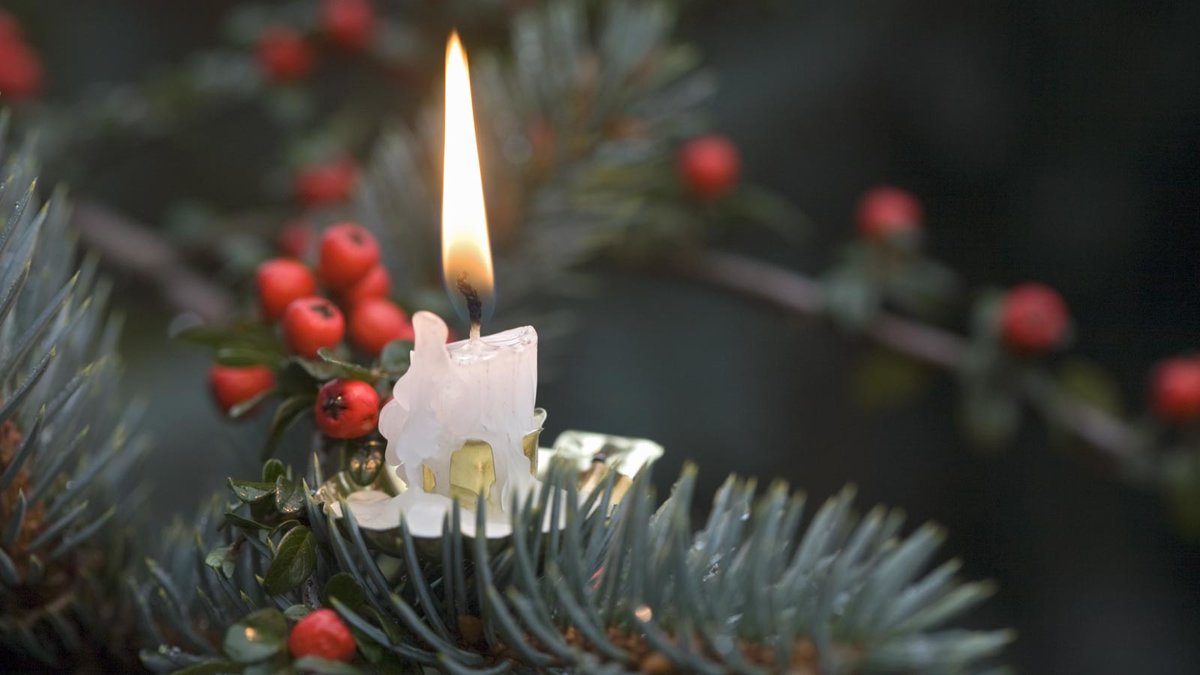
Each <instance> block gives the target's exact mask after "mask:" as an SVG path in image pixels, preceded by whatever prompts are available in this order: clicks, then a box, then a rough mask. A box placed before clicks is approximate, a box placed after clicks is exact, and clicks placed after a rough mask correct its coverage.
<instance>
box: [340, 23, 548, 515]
mask: <svg viewBox="0 0 1200 675" xmlns="http://www.w3.org/2000/svg"><path fill="white" fill-rule="evenodd" d="M442 189H443V194H442V263H443V273H444V274H445V279H446V286H447V290H448V291H449V292H450V294H451V297H452V298H454V299H455V301H456V303H457V304H459V305H460V306H461V307H462V308H464V310H465V312H464V313H465V314H466V315H467V317H468V318H469V320H470V322H471V332H470V337H469V338H468V339H466V340H462V341H459V342H455V343H453V344H449V345H447V344H446V339H447V336H448V333H449V329H448V328H447V327H446V324H445V322H443V321H442V319H441V318H439V317H438V316H437V315H435V314H432V313H429V312H417V313H416V314H415V315H414V316H413V329H414V332H415V337H416V340H415V345H414V348H413V351H412V358H411V361H410V365H409V369H408V372H407V373H405V374H404V376H403V377H401V378H400V379H399V381H397V382H396V386H395V388H394V390H393V400H392V401H391V402H390V403H388V404H387V405H386V406H385V407H384V409H383V411H382V413H381V414H380V420H379V430H380V433H382V434H383V436H384V437H385V438H386V439H387V450H386V454H385V457H386V460H387V464H388V466H389V469H390V470H393V471H395V472H396V476H398V478H399V479H400V480H401V481H402V482H403V486H402V487H403V489H402V490H401V492H400V494H399V495H398V496H396V497H387V496H386V495H383V494H382V493H372V492H364V493H356V494H354V495H351V496H350V499H348V503H349V505H350V506H351V508H352V509H354V512H355V516H356V517H357V518H358V520H359V522H360V524H362V525H363V526H364V527H368V528H373V529H387V528H390V527H396V526H398V525H399V519H400V517H401V516H403V517H405V518H406V519H407V521H408V526H409V529H410V531H411V532H412V533H413V534H414V535H416V536H438V535H440V534H441V529H442V524H443V520H444V516H445V514H446V513H447V511H448V510H449V509H450V508H451V507H452V505H453V500H458V502H459V503H460V504H461V505H462V506H463V507H465V508H466V509H469V510H472V511H473V510H474V509H475V507H476V506H477V504H478V499H479V497H480V496H482V497H483V499H484V501H485V503H486V505H487V511H488V532H487V535H488V536H504V535H506V534H508V533H509V531H510V525H509V521H510V518H511V516H510V514H508V513H507V509H508V506H509V505H510V504H511V499H512V496H513V495H514V494H518V495H524V494H525V493H526V491H528V490H529V489H532V488H534V487H536V486H537V485H538V481H537V478H536V473H537V440H538V433H539V432H540V430H541V422H542V419H544V416H545V413H544V412H543V411H540V410H536V409H535V408H534V397H535V394H536V391H537V332H536V331H535V330H534V329H533V327H532V326H524V327H521V328H515V329H512V330H508V331H504V332H501V333H497V334H495V335H489V336H483V335H481V332H482V331H481V324H482V322H483V319H484V317H485V316H486V315H487V312H488V310H489V309H490V305H491V298H492V297H493V293H492V290H493V272H492V258H491V250H490V245H489V243H488V233H487V216H486V213H485V208H484V201H483V183H482V179H481V177H480V169H479V155H478V151H477V144H476V138H475V120H474V114H473V113H472V105H471V83H470V78H469V70H468V67H467V59H466V54H465V53H464V52H463V49H462V45H461V43H460V42H459V40H458V36H457V34H455V35H452V36H451V37H450V41H449V43H448V44H447V47H446V140H445V162H444V174H443V184H442ZM464 521H465V522H464V530H473V528H474V523H473V518H466V519H464ZM468 533H470V532H468Z"/></svg>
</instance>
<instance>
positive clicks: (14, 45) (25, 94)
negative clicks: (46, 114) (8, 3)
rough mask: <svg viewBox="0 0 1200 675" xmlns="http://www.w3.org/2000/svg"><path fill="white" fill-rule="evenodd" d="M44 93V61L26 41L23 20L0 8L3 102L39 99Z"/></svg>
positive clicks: (1, 98)
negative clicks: (20, 20)
mask: <svg viewBox="0 0 1200 675" xmlns="http://www.w3.org/2000/svg"><path fill="white" fill-rule="evenodd" d="M41 92H42V61H41V59H40V58H38V55H37V52H35V51H33V49H32V48H31V47H30V46H29V43H28V42H26V41H25V35H24V31H23V30H22V28H21V23H20V22H19V21H17V20H16V18H14V17H13V16H12V15H11V14H9V13H8V12H6V11H4V10H2V9H0V101H21V100H28V99H33V98H37V96H38V95H39V94H41Z"/></svg>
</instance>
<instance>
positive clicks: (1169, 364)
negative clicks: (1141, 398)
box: [1150, 356, 1200, 424]
mask: <svg viewBox="0 0 1200 675" xmlns="http://www.w3.org/2000/svg"><path fill="white" fill-rule="evenodd" d="M1150 399H1151V406H1152V407H1153V408H1154V412H1155V413H1156V414H1158V416H1159V417H1161V418H1163V419H1164V420H1167V421H1168V422H1173V423H1175V424H1182V423H1185V422H1194V421H1196V420H1198V419H1200V357H1195V356H1191V357H1175V358H1171V359H1166V360H1164V361H1162V362H1161V363H1159V364H1158V366H1157V367H1156V368H1155V369H1154V379H1153V381H1152V382H1151V385H1150Z"/></svg>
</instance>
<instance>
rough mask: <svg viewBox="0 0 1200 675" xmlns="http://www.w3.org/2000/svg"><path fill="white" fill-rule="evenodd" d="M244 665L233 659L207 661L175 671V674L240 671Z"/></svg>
mask: <svg viewBox="0 0 1200 675" xmlns="http://www.w3.org/2000/svg"><path fill="white" fill-rule="evenodd" d="M240 672H242V667H241V666H240V665H238V664H236V663H234V662H233V661H205V662H203V663H197V664H196V665H194V666H188V667H187V668H184V669H183V670H177V671H175V675H224V674H225V673H240Z"/></svg>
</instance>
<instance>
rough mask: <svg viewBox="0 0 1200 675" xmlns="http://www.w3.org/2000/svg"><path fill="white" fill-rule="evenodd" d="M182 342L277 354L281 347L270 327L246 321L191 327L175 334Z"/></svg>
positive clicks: (213, 347) (214, 347) (215, 347)
mask: <svg viewBox="0 0 1200 675" xmlns="http://www.w3.org/2000/svg"><path fill="white" fill-rule="evenodd" d="M175 337H176V338H177V339H179V340H182V341H184V342H188V343H190V344H194V345H198V346H201V347H210V348H212V349H220V348H222V347H236V346H240V347H247V348H256V349H258V350H261V351H275V352H279V351H280V350H281V349H282V345H281V344H280V342H279V339H278V338H276V337H275V334H274V333H273V332H272V331H271V329H270V327H268V326H265V325H263V324H261V323H259V322H257V321H248V322H244V323H239V324H235V325H233V326H229V327H221V326H193V327H192V328H186V329H184V330H182V331H180V332H178V333H176V334H175Z"/></svg>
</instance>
